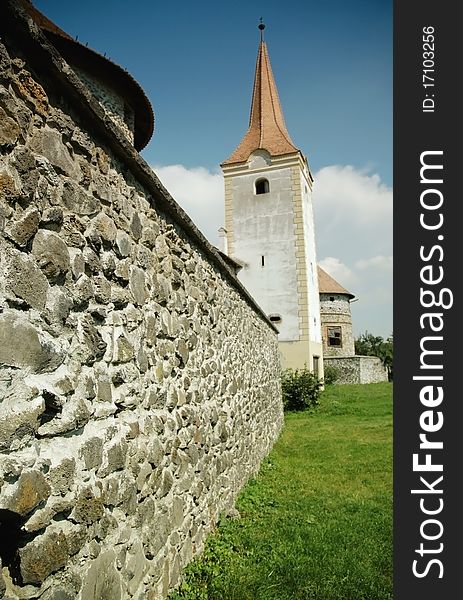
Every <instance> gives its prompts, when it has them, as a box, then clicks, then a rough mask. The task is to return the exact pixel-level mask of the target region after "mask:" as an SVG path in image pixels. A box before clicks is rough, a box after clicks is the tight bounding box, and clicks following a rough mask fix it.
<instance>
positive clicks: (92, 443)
mask: <svg viewBox="0 0 463 600" xmlns="http://www.w3.org/2000/svg"><path fill="white" fill-rule="evenodd" d="M79 455H80V457H81V458H82V459H83V461H84V464H85V468H86V469H88V470H90V469H98V468H99V467H100V466H101V463H102V461H103V440H102V439H101V438H100V437H91V438H89V439H87V440H86V441H85V442H84V443H83V444H82V446H81V448H80V450H79Z"/></svg>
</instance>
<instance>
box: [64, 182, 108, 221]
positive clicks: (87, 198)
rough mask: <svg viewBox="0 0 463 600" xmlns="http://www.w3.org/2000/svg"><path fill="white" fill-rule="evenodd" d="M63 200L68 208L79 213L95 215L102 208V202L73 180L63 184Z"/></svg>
mask: <svg viewBox="0 0 463 600" xmlns="http://www.w3.org/2000/svg"><path fill="white" fill-rule="evenodd" d="M62 202H63V204H64V206H65V208H67V209H68V210H70V211H71V212H73V213H75V214H77V215H94V214H96V213H97V212H98V211H99V210H100V208H101V207H100V203H99V202H98V200H97V199H96V198H94V197H93V196H91V195H90V194H88V193H87V192H86V191H85V190H84V189H83V188H82V187H80V186H79V185H77V184H76V183H74V182H73V181H66V182H65V183H64V186H63V195H62Z"/></svg>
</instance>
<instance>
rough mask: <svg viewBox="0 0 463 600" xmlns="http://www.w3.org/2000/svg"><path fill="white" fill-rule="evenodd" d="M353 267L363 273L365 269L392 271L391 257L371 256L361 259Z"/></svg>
mask: <svg viewBox="0 0 463 600" xmlns="http://www.w3.org/2000/svg"><path fill="white" fill-rule="evenodd" d="M355 267H356V268H357V269H360V270H361V271H365V270H367V269H380V270H382V271H392V267H393V263H392V256H372V257H371V258H363V259H361V260H358V261H357V262H356V263H355Z"/></svg>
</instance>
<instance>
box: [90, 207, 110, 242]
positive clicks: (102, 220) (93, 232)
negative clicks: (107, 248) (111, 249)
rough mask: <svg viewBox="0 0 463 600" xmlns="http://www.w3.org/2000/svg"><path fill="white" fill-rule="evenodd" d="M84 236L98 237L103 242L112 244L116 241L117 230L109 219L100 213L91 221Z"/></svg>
mask: <svg viewBox="0 0 463 600" xmlns="http://www.w3.org/2000/svg"><path fill="white" fill-rule="evenodd" d="M85 235H86V236H87V237H92V236H98V237H99V238H101V239H102V240H104V241H105V242H108V243H113V242H114V241H115V240H116V235H117V228H116V225H115V224H114V221H113V220H112V219H111V217H108V215H106V214H105V213H100V214H99V215H97V216H96V217H95V218H94V219H93V220H92V222H91V224H90V226H89V228H88V229H87V231H86V232H85Z"/></svg>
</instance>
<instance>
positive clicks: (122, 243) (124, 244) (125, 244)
mask: <svg viewBox="0 0 463 600" xmlns="http://www.w3.org/2000/svg"><path fill="white" fill-rule="evenodd" d="M116 250H117V254H118V256H120V257H121V258H126V257H127V256H129V255H130V251H131V250H132V240H131V239H130V237H129V236H128V235H127V234H126V233H125V231H120V230H119V231H118V232H117V233H116Z"/></svg>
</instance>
